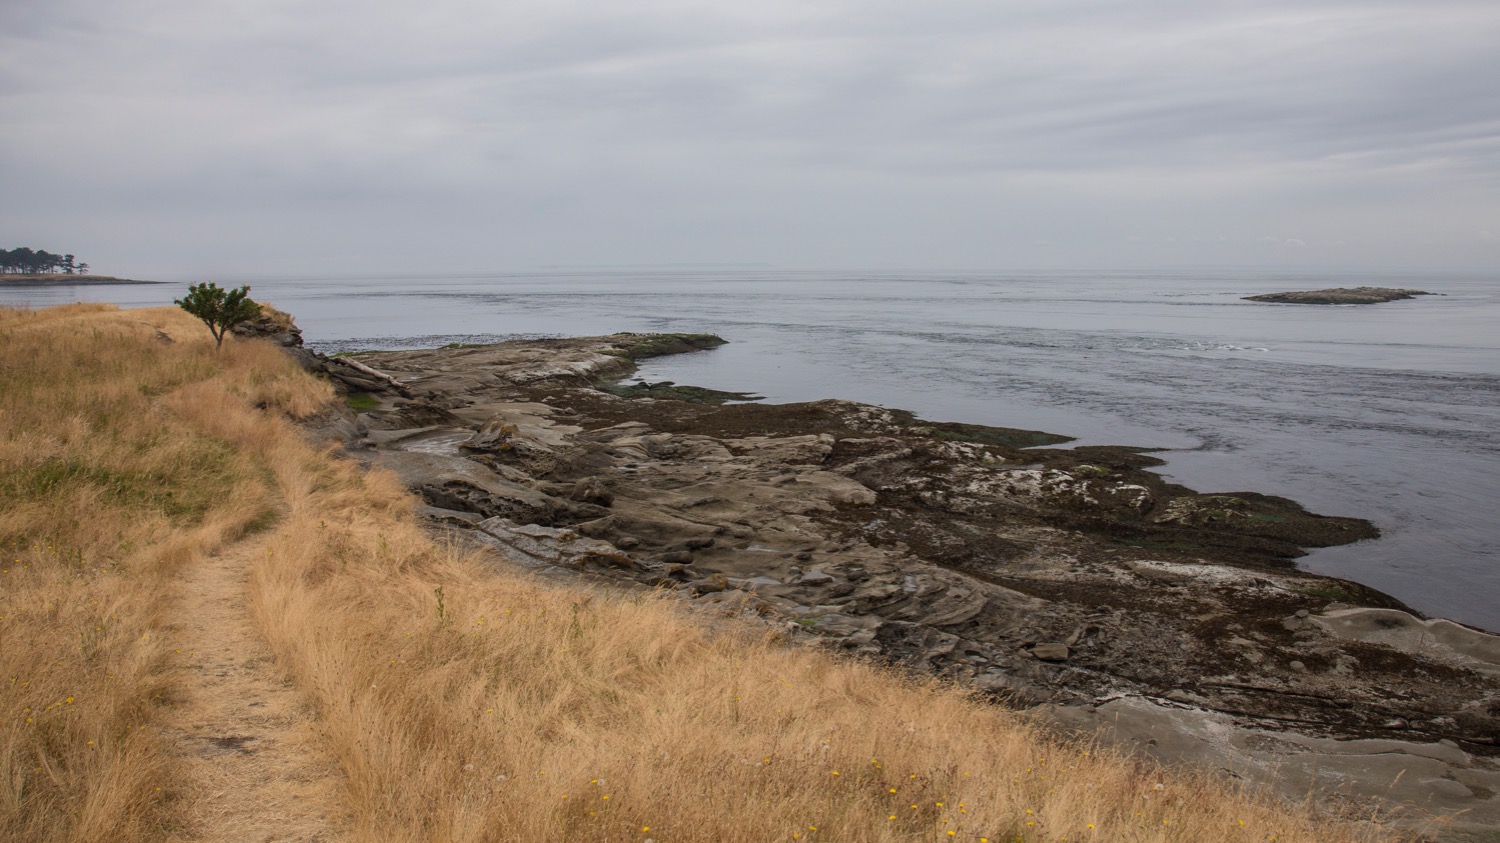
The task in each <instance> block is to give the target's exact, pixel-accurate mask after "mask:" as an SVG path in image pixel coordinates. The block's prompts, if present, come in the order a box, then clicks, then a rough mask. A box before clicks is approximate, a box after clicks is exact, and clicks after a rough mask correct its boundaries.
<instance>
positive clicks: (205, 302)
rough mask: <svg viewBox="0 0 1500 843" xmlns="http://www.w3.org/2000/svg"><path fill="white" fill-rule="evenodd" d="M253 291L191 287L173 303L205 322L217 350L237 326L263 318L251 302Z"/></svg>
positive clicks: (207, 285) (209, 283) (208, 283)
mask: <svg viewBox="0 0 1500 843" xmlns="http://www.w3.org/2000/svg"><path fill="white" fill-rule="evenodd" d="M249 294H250V288H249V287H248V286H245V287H241V288H239V289H238V290H221V289H219V285H217V284H215V283H213V282H212V281H205V282H204V283H202V284H189V285H188V294H187V295H186V296H183V297H182V298H180V299H174V300H173V302H174V303H175V304H176V305H177V306H178V307H180V308H182V309H183V310H186V311H187V312H188V313H191V314H193V315H194V316H196V317H198V318H199V319H202V320H203V324H205V325H207V326H208V330H209V333H211V334H213V335H214V348H218V347H220V346H222V345H223V344H224V335H225V334H226V333H228V332H229V331H232V330H234V326H235V325H239V324H240V323H242V322H249V321H250V320H251V319H254V318H255V317H257V316H259V315H260V305H258V304H256V303H255V302H253V301H251V300H250V298H249Z"/></svg>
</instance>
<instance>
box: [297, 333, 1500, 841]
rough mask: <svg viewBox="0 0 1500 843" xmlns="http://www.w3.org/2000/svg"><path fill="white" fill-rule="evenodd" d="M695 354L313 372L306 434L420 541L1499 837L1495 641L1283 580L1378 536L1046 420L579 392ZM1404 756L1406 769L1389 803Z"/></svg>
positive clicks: (591, 346) (519, 346) (364, 363)
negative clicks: (318, 430)
mask: <svg viewBox="0 0 1500 843" xmlns="http://www.w3.org/2000/svg"><path fill="white" fill-rule="evenodd" d="M714 339H717V338H714ZM713 344H715V343H714V342H711V341H709V340H706V339H703V338H701V337H699V338H697V339H692V338H689V339H682V338H680V337H679V338H676V339H672V340H663V339H659V338H651V337H643V336H641V335H634V334H622V335H616V336H611V337H599V338H585V339H569V340H528V341H517V342H513V343H502V344H498V345H492V346H477V347H468V348H458V349H437V350H423V351H401V352H372V353H363V354H359V355H355V356H353V357H352V358H340V359H337V360H330V359H327V358H323V359H322V360H321V362H320V361H317V360H314V361H313V363H312V364H311V365H312V366H313V367H314V368H317V367H318V366H322V369H321V370H322V371H324V372H325V374H328V375H329V376H330V377H331V378H332V379H333V380H334V381H335V383H336V384H339V385H340V386H341V388H342V389H343V390H345V391H346V392H348V393H349V394H350V404H351V407H358V408H359V411H358V412H357V413H356V412H354V411H353V410H351V411H350V412H349V413H348V414H345V415H344V416H342V417H339V418H329V419H325V420H324V421H325V428H326V430H327V431H328V432H329V433H331V434H332V435H335V436H338V437H340V438H342V439H343V440H345V442H346V443H347V446H348V449H349V451H350V452H351V453H352V454H354V455H356V456H358V457H359V458H361V459H363V460H366V461H367V462H369V463H372V464H374V465H379V466H384V467H386V468H388V469H390V470H392V471H394V472H396V473H397V474H398V475H400V476H401V477H402V479H403V480H405V482H406V483H407V484H408V485H409V486H410V487H411V488H413V489H414V490H416V491H417V492H418V493H419V494H421V495H422V497H423V498H424V499H425V500H426V502H427V504H428V507H427V509H426V512H427V515H428V517H429V518H431V519H432V520H433V521H434V523H435V524H440V525H443V528H444V529H448V530H453V531H457V532H459V533H461V534H463V535H465V536H468V537H469V538H470V539H471V540H472V541H475V542H478V543H481V544H485V545H488V546H491V547H493V548H495V549H496V550H497V551H499V552H500V553H502V554H503V555H504V556H506V558H508V559H510V560H512V561H513V562H515V563H517V564H520V565H522V566H525V567H527V568H530V569H533V570H535V571H538V572H540V573H542V574H545V575H551V576H559V577H584V578H591V579H593V580H594V581H597V582H602V583H610V584H619V585H626V586H638V587H651V588H661V589H670V590H673V591H674V592H677V593H679V594H680V595H681V596H682V598H683V599H684V600H685V601H689V602H690V603H691V604H693V605H696V606H702V607H706V608H707V609H709V610H712V611H716V612H717V611H722V612H725V613H731V614H739V615H745V616H750V617H755V618H758V619H759V620H760V622H764V623H768V624H773V625H775V626H777V627H779V628H781V629H782V630H784V632H785V633H786V634H787V635H789V636H791V637H794V638H806V639H809V640H819V641H825V642H827V643H828V644H829V645H830V646H833V647H835V648H838V649H841V650H845V651H848V652H851V653H854V654H860V655H864V656H868V657H871V658H877V659H880V660H883V661H886V662H889V663H893V664H897V665H902V666H905V667H907V668H909V669H913V670H918V671H923V672H930V673H935V674H939V675H943V676H948V677H952V678H954V679H955V680H958V681H962V682H967V683H970V684H972V685H974V686H975V687H977V688H980V689H982V690H984V691H987V692H992V693H994V694H996V695H997V697H1000V698H1003V699H1005V700H1007V701H1009V702H1010V703H1012V704H1016V705H1022V706H1031V707H1035V708H1036V709H1037V710H1038V711H1044V712H1048V713H1049V714H1048V716H1049V717H1051V718H1052V719H1053V720H1054V721H1055V722H1057V723H1059V724H1062V725H1065V726H1068V727H1078V728H1086V729H1091V730H1092V729H1097V728H1101V727H1106V728H1107V732H1108V734H1109V735H1110V736H1111V737H1110V739H1111V740H1113V741H1115V742H1117V743H1118V744H1120V745H1124V746H1140V747H1141V748H1142V750H1143V751H1146V752H1149V753H1151V754H1155V755H1157V756H1159V757H1162V758H1165V759H1169V760H1184V759H1185V760H1191V761H1196V762H1199V763H1206V764H1210V765H1214V766H1218V767H1222V768H1224V769H1227V770H1231V771H1232V772H1233V773H1234V774H1235V775H1248V776H1252V777H1255V776H1259V775H1262V774H1263V773H1264V771H1265V770H1268V769H1270V768H1271V767H1274V766H1277V765H1280V764H1282V763H1283V762H1284V761H1286V759H1290V758H1296V759H1300V760H1298V761H1296V764H1294V765H1293V767H1294V768H1295V769H1297V770H1302V769H1303V768H1302V767H1297V766H1296V765H1298V764H1308V765H1311V766H1308V767H1307V770H1308V771H1312V772H1306V771H1304V772H1303V773H1297V774H1296V775H1294V776H1292V777H1290V779H1288V781H1289V782H1290V784H1287V785H1286V787H1288V788H1289V789H1288V791H1287V792H1288V793H1291V794H1294V795H1301V794H1303V793H1305V791H1306V787H1307V786H1308V785H1309V783H1315V784H1318V785H1319V786H1320V787H1332V786H1336V787H1334V789H1335V790H1340V792H1341V793H1342V794H1343V796H1344V797H1346V798H1348V799H1357V800H1368V801H1371V802H1374V803H1389V802H1391V801H1392V800H1396V801H1402V802H1407V803H1412V804H1415V805H1417V807H1418V811H1419V812H1420V811H1422V810H1428V811H1433V812H1437V813H1442V814H1450V813H1454V812H1458V811H1463V812H1466V813H1465V814H1464V818H1463V819H1462V820H1461V826H1462V827H1465V828H1488V827H1496V826H1500V797H1497V795H1496V794H1497V792H1500V780H1497V779H1500V766H1497V764H1496V761H1495V760H1494V758H1495V756H1497V755H1500V638H1497V637H1496V636H1493V635H1489V634H1487V633H1483V632H1480V631H1477V630H1473V629H1470V628H1468V627H1464V626H1462V625H1459V624H1455V623H1451V622H1449V621H1427V620H1424V619H1422V618H1420V617H1418V616H1417V615H1416V614H1415V613H1413V612H1411V611H1410V610H1409V609H1407V608H1406V607H1404V606H1402V605H1401V604H1400V603H1399V602H1397V601H1395V600H1394V599H1392V598H1390V597H1388V596H1386V595H1383V594H1381V593H1379V592H1376V591H1373V590H1371V589H1368V588H1365V587H1363V586H1360V585H1358V584H1356V583H1352V582H1347V581H1343V580H1337V579H1332V578H1328V577H1322V576H1316V575H1312V574H1308V573H1304V572H1301V571H1298V570H1297V569H1296V567H1295V564H1294V562H1293V560H1294V559H1295V557H1297V556H1299V555H1301V554H1302V553H1303V552H1304V551H1303V549H1304V548H1307V547H1316V546H1326V545H1333V544H1342V543H1347V542H1352V541H1358V540H1361V539H1368V538H1373V537H1375V536H1376V535H1377V532H1376V530H1375V529H1374V528H1373V527H1372V526H1371V525H1370V524H1369V523H1367V522H1364V521H1360V520H1356V519H1348V518H1330V517H1323V516H1318V515H1315V514H1311V513H1308V512H1306V511H1304V510H1303V509H1302V508H1301V507H1299V506H1298V505H1297V504H1295V503H1294V502H1292V501H1288V500H1285V499H1282V498H1277V497H1272V496H1268V495H1264V494H1258V493H1253V492H1228V493H1212V494H1204V493H1199V492H1195V491H1193V490H1190V489H1187V488H1184V487H1182V486H1178V485H1174V484H1171V483H1168V482H1166V481H1164V480H1163V479H1162V478H1161V477H1160V476H1159V475H1156V474H1154V473H1152V472H1151V471H1150V470H1149V469H1150V468H1152V467H1153V466H1156V465H1160V461H1159V460H1157V459H1155V458H1154V457H1151V456H1150V455H1148V454H1145V453H1142V452H1141V451H1139V450H1137V449H1132V448H1127V447H1080V448H1074V449H1058V448H1046V449H1038V448H1035V447H1034V446H1037V445H1048V444H1058V443H1060V442H1063V441H1066V440H1065V439H1064V438H1063V437H1059V436H1055V435H1052V434H1046V433H1041V432H1038V431H1024V430H1010V429H1003V428H988V427H981V426H975V425H959V424H945V423H934V422H928V421H924V420H921V419H917V418H915V417H914V416H912V415H911V414H909V413H905V412H901V411H897V410H888V409H885V408H881V407H875V406H870V405H864V404H857V403H852V402H847V401H834V400H829V401H817V402H811V403H803V404H789V405H761V404H743V403H741V404H736V403H723V404H718V403H694V402H690V401H682V400H661V399H658V398H652V397H649V396H642V397H637V398H626V397H621V396H619V395H615V394H610V393H608V392H605V391H602V390H600V389H596V388H595V384H599V383H608V382H614V381H618V380H619V379H621V378H625V377H628V376H629V375H630V374H631V373H632V372H633V365H632V362H631V361H632V359H634V358H635V357H638V356H644V355H643V354H642V353H641V352H640V349H650V350H653V351H655V353H663V352H661V351H660V349H662V348H667V349H669V351H668V352H666V353H671V352H673V351H687V350H692V349H694V348H707V347H711V346H712V345H713ZM632 349H635V351H633V350H632ZM627 394H630V393H627ZM1167 735H1171V736H1172V738H1171V740H1167V739H1166V737H1165V736H1167ZM1440 741H1442V742H1444V743H1439V742H1440ZM1434 747H1441V749H1434ZM1371 759H1376V760H1375V761H1372V760H1371ZM1377 762H1378V763H1377ZM1403 765H1405V766H1403ZM1396 767H1401V768H1402V769H1408V770H1411V771H1414V772H1411V773H1409V774H1408V775H1407V776H1406V777H1403V778H1402V779H1401V780H1400V781H1401V782H1403V784H1402V785H1401V787H1400V788H1399V789H1396V788H1393V785H1392V778H1393V777H1394V772H1392V771H1393V770H1395V768H1396ZM1388 768H1389V769H1388ZM1330 771H1332V772H1330ZM1340 771H1342V772H1340ZM1372 771H1373V772H1372ZM1387 773H1390V774H1391V775H1390V776H1386V774H1387ZM1414 782H1418V783H1415V784H1414ZM1421 783H1426V784H1421ZM1299 787H1301V788H1302V790H1301V791H1299V790H1297V788H1299Z"/></svg>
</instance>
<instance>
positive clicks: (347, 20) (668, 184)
mask: <svg viewBox="0 0 1500 843" xmlns="http://www.w3.org/2000/svg"><path fill="white" fill-rule="evenodd" d="M1497 45H1500V3H1497V2H1495V0H1477V2H1467V1H1465V2H1456V1H1450V0H1420V1H1419V0H1402V2H1389V1H1388V0H1255V1H1254V2H1247V1H1246V0H1121V2H1114V1H1113V0H928V2H923V3H913V2H893V0H756V2H754V3H722V2H721V3H705V2H687V0H615V2H602V0H594V2H577V0H545V2H543V0H422V2H414V0H399V2H397V1H395V0H317V2H310V1H309V0H220V1H219V2H203V0H4V2H0V196H3V202H0V246H3V247H15V246H20V245H27V246H32V247H33V248H45V249H48V250H49V251H54V252H70V253H75V254H77V255H78V256H79V257H80V258H81V259H83V260H87V261H90V262H91V263H92V264H93V267H94V269H95V270H97V271H100V272H105V273H109V274H115V275H129V276H131V277H153V278H159V279H161V280H180V279H191V278H195V277H209V276H212V277H234V276H240V277H248V276H276V275H298V274H318V273H322V274H339V275H357V274H359V273H375V272H432V273H461V272H476V271H486V270H502V269H525V268H536V267H546V266H569V267H587V266H606V265H616V266H618V265H649V264H700V263H701V264H709V263H733V264H739V263H747V264H752V263H754V264H758V263H763V264H769V265H774V266H776V267H780V268H914V269H916V268H920V269H957V268H973V269H1007V268H1025V267H1052V266H1057V267H1100V268H1123V267H1149V266H1193V265H1216V266H1219V265H1223V266H1250V267H1255V266H1304V265H1305V266H1326V267H1396V268H1414V269H1421V268H1434V269H1437V268H1460V269H1479V270H1487V269H1495V268H1497V267H1500V82H1497V80H1500V47H1497Z"/></svg>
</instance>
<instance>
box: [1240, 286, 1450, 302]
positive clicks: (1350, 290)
mask: <svg viewBox="0 0 1500 843" xmlns="http://www.w3.org/2000/svg"><path fill="white" fill-rule="evenodd" d="M1431 295H1435V294H1434V293H1428V292H1425V291H1423V290H1401V289H1396V288H1393V287H1332V288H1330V289H1327V290H1302V291H1300V292H1290V293H1265V294H1263V295H1259V296H1245V297H1244V300H1245V301H1262V302H1274V303H1277V304H1380V303H1381V302H1388V301H1399V300H1401V299H1413V298H1416V297H1417V296H1431Z"/></svg>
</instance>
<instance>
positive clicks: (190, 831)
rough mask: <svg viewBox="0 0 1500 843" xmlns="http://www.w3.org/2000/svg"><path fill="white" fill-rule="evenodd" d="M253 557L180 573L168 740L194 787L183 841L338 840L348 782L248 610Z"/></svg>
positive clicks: (243, 550) (236, 551) (235, 552)
mask: <svg viewBox="0 0 1500 843" xmlns="http://www.w3.org/2000/svg"><path fill="white" fill-rule="evenodd" d="M255 552H256V548H254V547H253V546H252V543H244V544H241V545H237V546H235V547H232V548H229V549H227V550H226V551H225V552H224V553H221V554H220V555H218V556H214V557H212V558H209V559H206V560H203V561H202V562H200V563H199V564H197V565H196V566H193V567H191V568H189V569H188V570H186V571H185V572H184V573H183V577H182V581H181V593H180V596H179V598H178V600H177V603H176V617H175V618H173V625H172V630H173V632H172V634H173V635H174V636H175V640H174V641H173V643H172V646H173V648H174V650H175V652H174V653H173V658H174V659H175V660H176V665H175V668H176V670H175V675H174V680H175V682H174V685H175V688H176V690H177V691H178V692H179V693H181V694H182V697H183V699H182V702H181V704H180V705H179V706H178V708H177V709H176V715H175V718H174V720H175V723H176V727H177V728H176V729H175V730H174V733H173V735H172V736H173V737H174V738H175V741H176V744H177V751H178V753H179V754H180V757H181V758H182V760H183V762H184V764H185V765H186V767H187V772H188V781H190V782H191V786H190V789H189V791H188V792H187V793H186V794H184V795H183V796H184V800H185V804H184V805H183V811H182V816H183V817H184V821H185V827H184V828H182V829H180V835H179V836H178V838H177V839H179V840H193V841H221V840H222V841H234V842H235V843H242V841H243V843H256V842H257V841H276V842H277V843H284V842H285V841H332V840H335V839H338V838H339V837H340V836H341V835H340V834H339V828H340V826H341V825H342V822H341V821H340V818H341V814H340V811H339V808H338V807H337V806H338V804H339V798H338V797H339V796H340V794H339V789H340V785H341V778H342V775H341V773H340V772H339V770H338V768H337V766H336V765H335V763H334V762H333V759H332V758H331V757H330V756H328V755H327V754H326V753H325V752H323V751H322V750H321V749H320V739H319V738H318V736H317V735H316V734H315V733H314V731H313V729H312V722H313V717H312V711H311V709H310V707H309V706H308V704H307V702H306V700H305V699H304V698H303V696H302V695H301V693H300V692H298V691H297V690H296V689H295V688H294V687H293V686H292V685H291V684H290V683H289V682H287V681H286V680H284V679H283V678H282V677H281V676H280V674H279V672H278V671H277V669H276V666H275V660H274V657H273V656H272V654H271V651H270V649H269V648H268V647H267V646H266V644H265V642H264V641H263V640H262V639H261V637H260V634H259V632H258V631H257V630H256V628H255V625H254V620H253V619H252V617H251V615H250V611H249V608H248V607H247V606H246V594H245V591H246V577H247V571H248V569H249V565H250V560H251V557H252V554H254V553H255Z"/></svg>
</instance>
